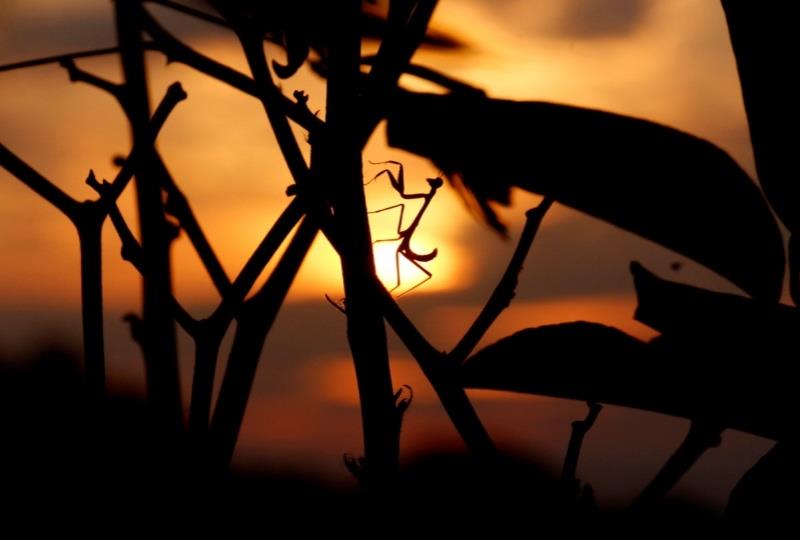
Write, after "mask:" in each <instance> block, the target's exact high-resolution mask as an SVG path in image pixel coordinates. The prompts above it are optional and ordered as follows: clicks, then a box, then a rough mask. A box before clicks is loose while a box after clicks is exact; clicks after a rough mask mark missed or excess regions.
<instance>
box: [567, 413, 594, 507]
mask: <svg viewBox="0 0 800 540" xmlns="http://www.w3.org/2000/svg"><path fill="white" fill-rule="evenodd" d="M587 405H588V406H589V412H588V413H587V414H586V418H584V419H583V420H576V421H574V422H572V435H571V436H570V438H569V445H568V446H567V454H566V456H565V457H564V467H563V468H562V469H561V483H562V485H563V486H564V487H565V488H566V489H567V491H568V493H569V494H570V495H571V496H573V495H577V492H578V488H579V485H578V478H577V471H578V459H579V458H580V455H581V447H582V446H583V439H584V438H585V437H586V434H587V433H588V432H589V430H590V429H592V426H593V425H594V423H595V421H596V420H597V416H598V415H599V414H600V411H602V410H603V406H602V405H600V404H599V403H595V402H593V401H592V402H589V403H587Z"/></svg>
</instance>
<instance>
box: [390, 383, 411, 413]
mask: <svg viewBox="0 0 800 540" xmlns="http://www.w3.org/2000/svg"><path fill="white" fill-rule="evenodd" d="M412 401H414V389H413V388H411V386H409V385H407V384H404V385H402V386H401V387H400V388H399V389H398V390H397V392H395V393H394V406H395V408H396V409H397V413H398V415H399V417H400V418H402V417H403V415H404V414H405V412H406V411H407V410H408V408H409V407H410V406H411V402H412Z"/></svg>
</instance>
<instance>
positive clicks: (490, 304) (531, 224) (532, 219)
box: [449, 197, 553, 365]
mask: <svg viewBox="0 0 800 540" xmlns="http://www.w3.org/2000/svg"><path fill="white" fill-rule="evenodd" d="M552 205H553V199H552V198H550V197H545V199H544V200H543V201H542V202H541V203H539V206H537V207H536V208H532V209H530V210H528V212H527V213H526V214H525V215H526V217H527V221H526V222H525V227H524V228H523V229H522V234H521V235H520V237H519V241H518V242H517V248H516V249H515V250H514V254H513V255H512V256H511V260H510V261H509V262H508V267H507V268H506V271H505V273H504V274H503V277H502V278H501V279H500V282H499V283H498V284H497V287H495V289H494V292H493V293H492V295H491V296H490V297H489V300H488V301H487V302H486V305H485V306H484V308H483V310H482V311H481V312H480V314H478V316H477V317H476V318H475V321H474V322H473V323H472V326H471V327H470V328H469V330H467V332H466V333H465V334H464V337H463V338H461V341H459V342H458V345H456V346H455V347H454V348H453V350H452V351H450V354H449V356H450V361H451V362H453V363H454V364H456V365H460V364H462V363H463V362H464V360H466V359H467V356H469V354H470V353H471V352H472V351H473V349H475V346H476V345H477V344H478V342H479V341H480V340H481V338H483V336H484V334H486V331H487V330H489V327H490V326H491V325H492V323H494V321H495V320H497V317H498V316H500V314H501V313H502V312H503V310H504V309H506V308H507V307H508V305H509V304H510V303H511V300H512V299H513V298H514V291H515V289H516V288H517V280H518V278H519V273H520V271H521V270H522V265H523V263H524V262H525V257H526V256H527V255H528V251H530V249H531V245H532V244H533V240H534V239H535V238H536V233H537V232H538V231H539V225H540V224H541V223H542V219H543V218H544V216H545V214H546V213H547V211H548V210H549V209H550V207H551V206H552Z"/></svg>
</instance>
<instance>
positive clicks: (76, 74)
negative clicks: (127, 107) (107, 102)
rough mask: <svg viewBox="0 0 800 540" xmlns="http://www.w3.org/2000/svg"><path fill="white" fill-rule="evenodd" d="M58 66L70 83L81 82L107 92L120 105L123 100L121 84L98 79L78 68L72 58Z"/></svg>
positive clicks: (66, 59) (123, 89)
mask: <svg viewBox="0 0 800 540" xmlns="http://www.w3.org/2000/svg"><path fill="white" fill-rule="evenodd" d="M59 65H60V66H61V67H63V68H64V69H66V70H67V73H68V74H69V80H70V81H72V82H83V83H86V84H89V85H91V86H94V87H96V88H99V89H100V90H103V91H105V92H108V93H109V94H111V95H112V96H114V98H115V99H116V100H117V101H119V102H120V103H122V101H123V100H124V99H125V86H124V85H122V84H116V83H112V82H111V81H108V80H106V79H103V78H102V77H98V76H97V75H94V74H92V73H89V72H88V71H85V70H83V69H81V68H79V67H78V66H77V65H76V64H75V61H74V60H73V59H72V58H64V59H62V60H61V61H59Z"/></svg>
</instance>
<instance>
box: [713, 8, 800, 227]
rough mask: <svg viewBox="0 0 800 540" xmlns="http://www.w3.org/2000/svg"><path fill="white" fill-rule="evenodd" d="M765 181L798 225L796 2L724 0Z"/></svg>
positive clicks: (780, 209) (799, 51) (783, 213)
mask: <svg viewBox="0 0 800 540" xmlns="http://www.w3.org/2000/svg"><path fill="white" fill-rule="evenodd" d="M722 7H723V8H724V9H725V15H726V18H727V21H728V30H729V32H730V37H731V44H732V45H733V52H734V53H735V55H736V65H737V67H738V69H739V78H740V81H741V85H742V94H743V96H744V105H745V110H746V111H747V120H748V123H749V124H750V138H751V139H752V142H753V151H754V153H755V158H756V168H757V170H758V177H759V180H760V182H761V186H762V187H763V188H764V193H765V194H766V196H767V198H768V199H769V202H770V203H771V204H772V206H773V208H775V211H776V213H777V214H778V216H779V217H780V218H781V220H782V221H783V223H784V224H785V225H786V227H787V228H788V229H789V230H790V231H793V232H794V231H798V230H800V167H798V161H797V149H798V147H800V145H798V138H797V136H796V134H795V133H794V130H796V129H797V126H798V125H800V103H799V102H798V100H797V84H796V83H795V79H794V77H795V76H796V72H797V62H798V61H799V60H800V39H798V36H797V22H798V17H797V16H798V14H799V13H798V11H800V9H799V8H800V6H798V4H797V2H774V1H773V2H742V1H740V0H722Z"/></svg>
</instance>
